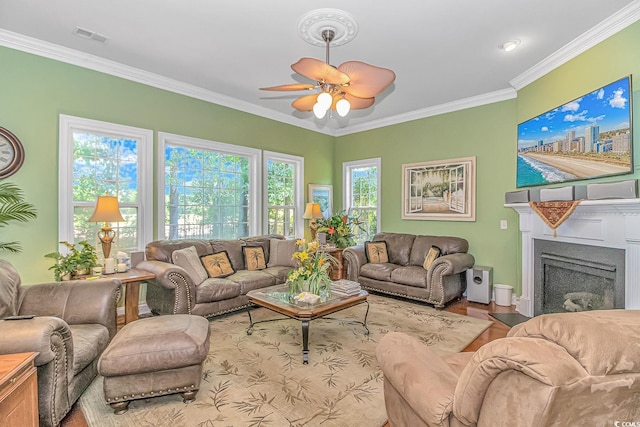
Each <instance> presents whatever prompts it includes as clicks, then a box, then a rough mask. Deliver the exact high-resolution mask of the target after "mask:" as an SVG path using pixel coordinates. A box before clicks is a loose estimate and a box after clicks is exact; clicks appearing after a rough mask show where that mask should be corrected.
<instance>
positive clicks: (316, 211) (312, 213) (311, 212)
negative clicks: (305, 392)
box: [302, 203, 323, 219]
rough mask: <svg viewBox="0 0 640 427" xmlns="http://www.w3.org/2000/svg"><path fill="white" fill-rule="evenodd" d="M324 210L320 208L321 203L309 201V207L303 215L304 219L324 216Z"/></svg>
mask: <svg viewBox="0 0 640 427" xmlns="http://www.w3.org/2000/svg"><path fill="white" fill-rule="evenodd" d="M322 217H323V215H322V211H321V210H320V203H307V207H306V208H305V210H304V214H303V215H302V218H303V219H316V218H322Z"/></svg>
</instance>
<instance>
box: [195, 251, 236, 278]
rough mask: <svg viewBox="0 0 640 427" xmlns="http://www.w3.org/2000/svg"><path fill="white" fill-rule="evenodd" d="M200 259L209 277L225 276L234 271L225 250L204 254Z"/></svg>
mask: <svg viewBox="0 0 640 427" xmlns="http://www.w3.org/2000/svg"><path fill="white" fill-rule="evenodd" d="M200 261H202V265H203V266H204V268H205V269H206V270H207V273H209V277H227V276H230V275H232V274H233V273H235V270H234V269H233V267H232V266H231V261H229V254H227V251H222V252H216V253H215V254H212V255H205V256H203V257H200Z"/></svg>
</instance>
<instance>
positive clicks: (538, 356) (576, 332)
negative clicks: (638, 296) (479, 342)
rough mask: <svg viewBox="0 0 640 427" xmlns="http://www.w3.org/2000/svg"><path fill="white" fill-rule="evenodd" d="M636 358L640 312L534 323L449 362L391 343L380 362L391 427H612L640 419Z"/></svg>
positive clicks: (390, 337) (395, 337) (415, 346)
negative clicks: (581, 426) (605, 426)
mask: <svg viewBox="0 0 640 427" xmlns="http://www.w3.org/2000/svg"><path fill="white" fill-rule="evenodd" d="M638 349H640V311H638V310H597V311H589V312H581V313H561V314H548V315H542V316H538V317H534V318H533V319H531V320H529V321H527V322H526V323H524V324H520V325H518V326H516V327H514V328H512V329H511V331H509V333H508V335H507V337H506V338H502V339H498V340H495V341H492V342H490V343H488V344H485V345H484V346H482V347H481V348H480V349H479V350H478V351H477V352H475V353H459V354H453V355H449V356H444V357H441V356H438V355H436V354H435V353H434V352H432V351H431V350H430V349H429V348H428V347H427V346H425V345H424V344H422V343H421V342H418V341H417V340H416V339H414V338H412V337H410V336H408V335H405V334H402V333H390V334H387V335H386V336H385V337H383V338H382V339H381V340H380V344H379V345H378V348H377V350H376V356H377V359H378V362H379V363H380V366H381V368H382V371H383V373H384V396H385V406H386V409H387V416H388V419H389V425H390V426H391V427H402V426H411V427H418V426H491V427H500V426H505V427H506V426H518V427H522V426H538V427H547V426H579V425H602V426H604V425H614V423H615V421H619V422H620V423H623V422H625V421H627V422H632V421H637V420H639V419H640V352H639V351H638ZM616 425H617V424H616Z"/></svg>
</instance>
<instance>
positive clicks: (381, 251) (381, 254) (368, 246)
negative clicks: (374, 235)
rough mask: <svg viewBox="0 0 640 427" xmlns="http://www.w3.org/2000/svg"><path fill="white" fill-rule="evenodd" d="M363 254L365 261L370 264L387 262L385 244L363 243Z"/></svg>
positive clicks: (387, 256) (387, 255) (383, 242)
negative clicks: (365, 257)
mask: <svg viewBox="0 0 640 427" xmlns="http://www.w3.org/2000/svg"><path fill="white" fill-rule="evenodd" d="M364 252H365V254H366V255H367V261H368V262H370V263H372V264H381V263H385V262H389V254H388V253H387V242H385V241H382V242H364Z"/></svg>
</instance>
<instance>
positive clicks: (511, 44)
mask: <svg viewBox="0 0 640 427" xmlns="http://www.w3.org/2000/svg"><path fill="white" fill-rule="evenodd" d="M519 44H520V40H518V39H515V40H509V41H506V42H504V43H503V44H502V50H504V51H505V52H511V51H512V50H513V49H515V48H516V47H518V45H519Z"/></svg>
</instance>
